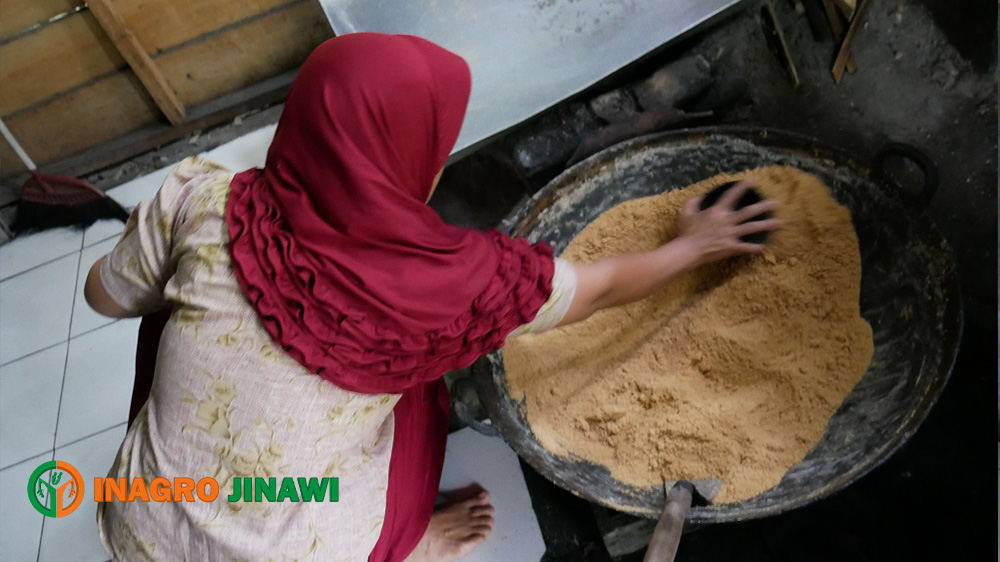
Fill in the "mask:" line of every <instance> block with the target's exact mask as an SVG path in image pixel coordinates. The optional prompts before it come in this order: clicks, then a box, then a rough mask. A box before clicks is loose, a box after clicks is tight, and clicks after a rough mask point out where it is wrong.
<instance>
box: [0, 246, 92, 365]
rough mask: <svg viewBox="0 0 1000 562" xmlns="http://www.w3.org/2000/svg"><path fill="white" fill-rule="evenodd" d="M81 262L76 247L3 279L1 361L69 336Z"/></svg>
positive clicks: (1, 286)
mask: <svg viewBox="0 0 1000 562" xmlns="http://www.w3.org/2000/svg"><path fill="white" fill-rule="evenodd" d="M79 263H80V252H79V251H77V252H75V253H73V254H70V255H68V256H64V257H62V258H59V259H57V260H55V261H52V262H49V263H47V264H45V265H42V266H40V267H36V268H35V269H31V270H28V271H26V272H24V273H21V274H19V275H15V276H13V277H9V278H7V279H4V280H3V281H0V365H3V364H4V363H8V362H10V361H13V360H14V359H17V358H19V357H24V356H25V355H28V354H30V353H34V352H36V351H38V350H40V349H45V348H46V347H49V346H51V345H54V344H57V343H59V342H61V341H65V340H66V338H67V337H68V335H69V324H70V317H71V316H72V313H73V297H74V295H75V294H76V273H77V271H76V270H77V266H78V265H79ZM81 297H82V295H81Z"/></svg>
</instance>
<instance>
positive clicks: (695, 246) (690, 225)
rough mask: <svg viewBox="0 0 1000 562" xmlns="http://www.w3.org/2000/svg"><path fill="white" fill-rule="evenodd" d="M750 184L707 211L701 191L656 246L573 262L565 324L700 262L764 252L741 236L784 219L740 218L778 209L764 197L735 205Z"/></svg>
mask: <svg viewBox="0 0 1000 562" xmlns="http://www.w3.org/2000/svg"><path fill="white" fill-rule="evenodd" d="M749 188H750V183H749V182H745V181H744V182H740V183H739V184H738V185H735V186H733V187H732V188H730V189H728V190H727V191H726V192H725V193H724V194H723V195H722V197H720V198H719V201H718V203H716V204H715V205H713V206H712V207H710V208H708V209H705V210H704V211H701V210H699V205H700V204H701V198H700V197H697V198H695V199H692V200H691V201H689V202H688V203H687V205H686V206H685V208H684V212H683V213H682V215H681V217H680V219H679V220H678V222H679V224H678V227H679V232H680V233H679V236H678V237H677V238H674V239H673V240H671V241H670V242H667V243H666V244H664V245H663V246H660V247H659V248H657V249H656V250H653V251H651V252H643V253H638V254H625V255H621V256H613V257H609V258H604V259H601V260H598V261H596V262H593V263H587V264H573V270H574V271H575V272H576V279H577V282H576V293H575V294H574V296H573V302H572V303H571V304H570V307H569V311H568V312H567V313H566V316H565V317H563V320H562V322H560V325H565V324H571V323H573V322H578V321H580V320H583V319H584V318H587V317H588V316H590V315H591V314H593V313H595V312H597V311H598V310H601V309H603V308H608V307H611V306H619V305H622V304H627V303H630V302H634V301H637V300H639V299H643V298H646V297H648V296H649V295H651V294H653V293H655V292H656V291H659V290H660V289H662V288H663V286H664V285H666V284H667V283H669V282H670V281H671V280H672V279H674V278H676V277H677V276H678V275H681V274H683V273H684V272H686V271H688V270H690V269H693V268H695V267H697V266H699V265H702V264H706V263H710V262H713V261H718V260H721V259H724V258H728V257H730V256H735V255H738V254H748V253H759V252H762V251H763V250H764V246H763V244H750V243H747V242H743V241H742V240H740V236H746V235H747V234H753V233H755V232H769V231H772V230H774V229H776V228H778V227H780V226H781V223H780V222H779V221H778V220H776V219H764V220H759V221H752V222H749V223H746V224H740V223H742V222H743V221H746V220H748V219H752V218H754V217H756V216H757V215H760V214H761V213H765V212H768V211H773V210H775V209H776V208H777V206H778V205H777V203H775V202H774V201H768V200H765V201H761V202H759V203H754V204H753V205H748V206H746V207H744V208H743V209H740V210H738V211H734V210H733V207H734V206H735V205H736V202H737V201H739V199H740V197H741V196H742V195H743V193H744V192H746V190H747V189H749Z"/></svg>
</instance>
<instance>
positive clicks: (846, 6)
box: [833, 0, 855, 21]
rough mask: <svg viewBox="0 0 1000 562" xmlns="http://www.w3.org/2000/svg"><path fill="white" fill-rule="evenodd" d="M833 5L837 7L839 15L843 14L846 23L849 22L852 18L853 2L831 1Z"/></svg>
mask: <svg viewBox="0 0 1000 562" xmlns="http://www.w3.org/2000/svg"><path fill="white" fill-rule="evenodd" d="M833 2H834V4H836V5H837V9H838V10H840V13H842V14H844V17H845V18H846V19H847V21H851V19H852V18H854V7H855V6H854V0H850V1H848V0H833Z"/></svg>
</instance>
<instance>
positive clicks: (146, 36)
mask: <svg viewBox="0 0 1000 562" xmlns="http://www.w3.org/2000/svg"><path fill="white" fill-rule="evenodd" d="M298 1H301V0H240V1H227V2H206V1H205V0H171V1H170V2H164V1H163V0H116V2H115V5H116V6H117V7H118V10H119V11H120V12H121V14H122V17H123V18H124V19H125V21H126V22H128V25H129V28H130V29H132V32H133V33H135V35H136V37H138V38H139V41H140V42H142V44H143V45H145V46H146V49H147V50H148V51H149V53H150V54H152V55H156V54H159V53H160V52H162V51H165V50H167V49H170V48H173V47H176V46H177V45H180V44H181V43H184V42H186V41H190V40H192V39H195V38H197V37H200V36H202V35H205V34H208V33H212V32H215V31H218V30H219V29H221V28H224V27H226V26H230V25H234V24H237V23H239V22H243V21H244V20H247V19H248V18H252V17H256V16H259V15H261V14H264V13H266V12H268V11H271V10H274V9H276V8H280V7H282V6H288V5H290V4H294V3H296V2H298ZM308 1H310V2H313V3H317V2H316V1H315V0H308ZM317 4H318V3H317Z"/></svg>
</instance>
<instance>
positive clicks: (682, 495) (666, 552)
mask: <svg viewBox="0 0 1000 562" xmlns="http://www.w3.org/2000/svg"><path fill="white" fill-rule="evenodd" d="M693 499H694V484H692V483H690V482H688V481H686V480H681V481H680V482H678V483H677V484H674V487H673V488H671V489H670V491H668V492H667V503H666V505H664V506H663V513H662V514H661V515H660V520H659V521H658V522H657V523H656V528H655V529H653V538H652V539H651V540H650V541H649V547H648V548H647V549H646V557H645V558H643V562H673V560H674V557H675V556H677V547H678V546H680V544H681V533H683V532H684V520H685V519H687V514H688V511H690V510H691V501H692V500H693Z"/></svg>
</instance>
